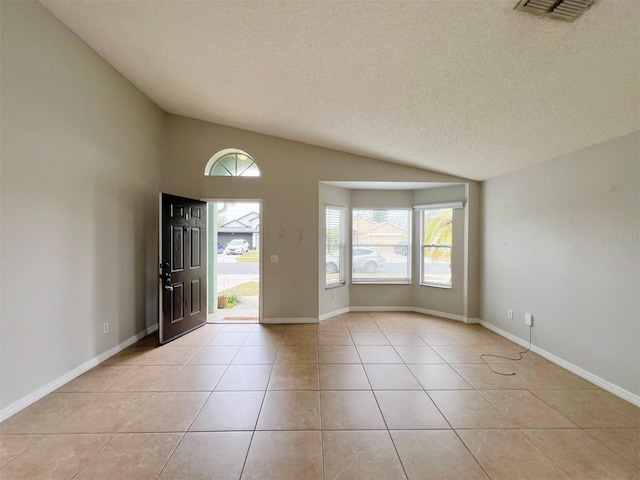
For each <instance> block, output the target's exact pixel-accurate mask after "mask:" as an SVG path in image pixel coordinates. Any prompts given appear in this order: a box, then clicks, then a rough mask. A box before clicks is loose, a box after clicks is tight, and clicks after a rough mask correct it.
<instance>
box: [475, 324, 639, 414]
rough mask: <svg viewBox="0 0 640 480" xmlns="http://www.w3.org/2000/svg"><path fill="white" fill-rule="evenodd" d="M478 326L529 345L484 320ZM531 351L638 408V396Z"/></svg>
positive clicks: (535, 349) (537, 350) (553, 357)
mask: <svg viewBox="0 0 640 480" xmlns="http://www.w3.org/2000/svg"><path fill="white" fill-rule="evenodd" d="M480 325H482V326H483V327H485V328H488V329H489V330H491V331H492V332H495V333H497V334H498V335H500V336H502V337H504V338H506V339H508V340H511V341H512V342H514V343H517V344H518V345H521V346H523V347H527V346H528V345H529V342H528V341H525V340H522V339H521V338H519V337H516V336H515V335H513V334H511V333H509V332H507V331H506V330H502V329H501V328H499V327H496V326H495V325H492V324H490V323H488V322H485V321H484V320H480ZM531 351H532V352H533V353H536V354H538V355H540V356H541V357H544V358H546V359H547V360H549V361H550V362H552V363H555V364H556V365H558V366H560V367H562V368H564V369H566V370H569V371H570V372H572V373H575V374H576V375H578V376H579V377H582V378H584V379H585V380H587V381H588V382H591V383H593V384H594V385H597V386H599V387H600V388H602V389H604V390H606V391H607V392H610V393H612V394H614V395H615V396H617V397H620V398H622V399H623V400H626V401H627V402H629V403H632V404H634V405H635V406H637V407H640V396H639V395H636V394H635V393H631V392H630V391H628V390H625V389H624V388H622V387H619V386H618V385H615V384H614V383H611V382H609V381H608V380H605V379H604V378H601V377H598V376H597V375H594V374H593V373H591V372H589V371H587V370H585V369H583V368H580V367H578V366H577V365H574V364H573V363H571V362H568V361H566V360H564V359H563V358H560V357H558V356H557V355H554V354H553V353H550V352H547V351H546V350H543V349H542V348H540V347H537V346H535V345H531Z"/></svg>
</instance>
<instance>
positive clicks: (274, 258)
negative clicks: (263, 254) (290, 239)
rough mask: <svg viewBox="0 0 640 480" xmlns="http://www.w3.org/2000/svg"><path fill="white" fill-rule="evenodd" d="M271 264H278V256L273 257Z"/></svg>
mask: <svg viewBox="0 0 640 480" xmlns="http://www.w3.org/2000/svg"><path fill="white" fill-rule="evenodd" d="M271 263H278V255H271Z"/></svg>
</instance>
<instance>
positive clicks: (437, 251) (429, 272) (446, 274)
mask: <svg viewBox="0 0 640 480" xmlns="http://www.w3.org/2000/svg"><path fill="white" fill-rule="evenodd" d="M422 283H424V284H428V285H441V286H444V287H450V286H451V247H423V249H422Z"/></svg>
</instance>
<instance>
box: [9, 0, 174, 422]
mask: <svg viewBox="0 0 640 480" xmlns="http://www.w3.org/2000/svg"><path fill="white" fill-rule="evenodd" d="M0 4H1V7H0V8H1V10H0V15H1V17H2V18H1V41H0V45H1V49H2V50H1V61H2V64H1V90H0V102H1V104H0V109H1V126H2V131H1V133H2V147H1V157H2V167H1V171H2V180H1V193H0V205H1V209H2V210H1V212H2V216H1V236H2V237H1V238H2V253H1V265H2V273H1V277H2V287H1V292H2V302H1V303H2V306H1V329H2V332H1V337H2V340H1V357H0V358H1V361H0V364H1V367H0V368H1V370H0V377H1V389H0V391H1V393H2V398H1V403H0V407H1V408H2V409H5V408H6V407H7V406H10V405H12V404H14V402H18V401H19V400H21V399H24V398H25V397H27V396H29V395H31V394H33V393H34V391H37V390H38V389H40V388H42V387H44V386H46V385H47V384H49V383H51V382H53V381H55V380H56V379H58V378H59V377H61V376H63V375H65V374H67V373H69V372H70V371H72V370H74V369H75V368H78V367H79V366H81V365H83V364H84V363H85V362H88V361H89V360H91V359H93V358H95V357H96V356H98V355H100V354H102V353H104V352H106V351H108V350H109V349H111V348H113V347H115V346H117V345H118V344H120V343H121V342H123V341H124V340H126V339H128V338H130V337H132V336H133V335H134V334H136V333H138V332H141V331H144V330H145V329H146V327H148V326H152V325H154V324H155V323H156V322H157V309H156V302H157V300H156V289H157V279H156V269H155V264H156V262H157V213H156V212H157V194H158V191H159V155H160V152H161V148H160V144H161V134H162V128H163V116H164V114H163V113H162V112H161V111H160V109H158V108H157V107H156V106H155V105H154V104H153V103H151V102H150V101H149V100H148V99H147V98H146V97H144V96H143V95H142V94H141V93H140V92H139V91H138V90H137V89H136V88H134V87H133V86H132V85H131V84H130V83H129V82H128V81H127V80H125V79H124V78H123V77H122V76H121V75H120V74H119V73H118V72H116V71H115V70H114V69H113V68H112V67H110V66H109V65H108V64H107V63H105V62H104V60H102V59H101V58H100V57H98V55H96V54H95V53H94V52H93V51H92V50H91V49H90V48H89V47H87V46H86V45H85V44H84V43H83V42H82V41H80V40H79V39H78V38H77V37H76V36H75V35H73V34H72V33H71V32H70V31H69V30H68V29H67V28H66V27H64V26H63V25H62V24H61V23H59V22H58V21H57V20H56V19H55V18H54V17H53V16H52V15H50V14H49V13H48V12H47V11H46V10H45V9H44V8H43V7H41V6H40V5H39V4H38V3H36V2H9V1H4V0H3V1H2V2H0ZM106 322H109V323H110V332H109V333H108V334H103V333H102V324H103V323H106Z"/></svg>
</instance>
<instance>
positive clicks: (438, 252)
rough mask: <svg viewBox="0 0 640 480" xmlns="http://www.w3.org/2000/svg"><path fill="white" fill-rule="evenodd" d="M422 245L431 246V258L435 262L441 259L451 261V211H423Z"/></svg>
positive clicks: (449, 209) (447, 209)
mask: <svg viewBox="0 0 640 480" xmlns="http://www.w3.org/2000/svg"><path fill="white" fill-rule="evenodd" d="M424 225H425V229H424V245H433V246H434V247H435V248H433V249H432V251H431V258H432V259H433V261H435V262H437V261H438V260H439V259H440V258H441V257H442V258H443V259H446V260H451V247H450V246H451V245H453V209H451V208H443V209H440V210H425V212H424Z"/></svg>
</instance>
